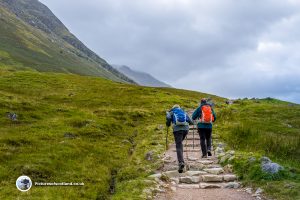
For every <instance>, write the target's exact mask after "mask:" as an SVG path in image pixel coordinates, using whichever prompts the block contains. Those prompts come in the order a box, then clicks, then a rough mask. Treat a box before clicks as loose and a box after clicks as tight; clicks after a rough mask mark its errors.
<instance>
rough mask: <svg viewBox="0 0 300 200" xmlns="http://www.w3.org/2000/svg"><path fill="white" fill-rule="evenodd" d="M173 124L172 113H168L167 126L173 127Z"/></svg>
mask: <svg viewBox="0 0 300 200" xmlns="http://www.w3.org/2000/svg"><path fill="white" fill-rule="evenodd" d="M171 122H172V115H171V113H170V112H167V115H166V125H167V127H169V126H171Z"/></svg>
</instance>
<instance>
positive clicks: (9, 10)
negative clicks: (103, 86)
mask: <svg viewBox="0 0 300 200" xmlns="http://www.w3.org/2000/svg"><path fill="white" fill-rule="evenodd" d="M16 14H17V15H18V16H19V17H16ZM55 22H56V23H55ZM30 23H31V24H30ZM47 25H48V26H50V25H51V26H50V27H47ZM0 27H1V29H0V63H2V64H6V65H7V64H10V65H11V66H14V67H15V68H16V69H19V68H24V67H29V68H33V69H35V70H38V71H46V72H47V71H48V72H60V73H74V74H80V75H89V76H101V77H104V78H107V79H111V80H114V81H120V82H131V83H133V81H132V80H130V79H129V78H127V77H126V76H124V75H123V74H121V73H119V72H118V71H116V70H115V69H113V68H112V67H111V66H110V65H109V64H108V63H107V62H106V61H105V60H103V59H101V58H100V57H98V56H97V55H96V54H95V53H94V52H92V51H91V50H89V49H88V48H87V47H86V46H84V44H82V43H81V42H80V41H79V40H78V39H77V38H76V37H75V36H74V35H72V34H71V33H70V32H69V31H68V30H67V29H66V27H65V26H64V25H63V24H62V23H61V22H60V21H59V20H58V19H57V18H56V17H55V16H54V15H53V14H52V12H51V11H50V10H49V9H48V8H47V7H45V6H44V5H43V4H41V3H40V2H38V1H36V0H22V1H19V0H18V1H16V0H13V1H6V0H5V1H1V2H0Z"/></svg>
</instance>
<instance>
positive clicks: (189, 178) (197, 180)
mask: <svg viewBox="0 0 300 200" xmlns="http://www.w3.org/2000/svg"><path fill="white" fill-rule="evenodd" d="M179 183H186V184H193V183H200V176H184V177H180V178H179Z"/></svg>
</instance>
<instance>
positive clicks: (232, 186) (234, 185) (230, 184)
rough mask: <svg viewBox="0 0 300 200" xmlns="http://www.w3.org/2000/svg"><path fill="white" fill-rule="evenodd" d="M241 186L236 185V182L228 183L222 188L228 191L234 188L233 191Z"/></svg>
mask: <svg viewBox="0 0 300 200" xmlns="http://www.w3.org/2000/svg"><path fill="white" fill-rule="evenodd" d="M240 186H241V185H240V183H238V182H229V183H226V184H225V185H224V188H228V189H232V188H234V189H237V188H239V187H240Z"/></svg>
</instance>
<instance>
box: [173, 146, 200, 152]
mask: <svg viewBox="0 0 300 200" xmlns="http://www.w3.org/2000/svg"><path fill="white" fill-rule="evenodd" d="M173 152H176V149H173ZM183 152H201V149H199V148H196V147H195V148H194V149H193V147H192V148H189V149H186V148H184V149H183Z"/></svg>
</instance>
